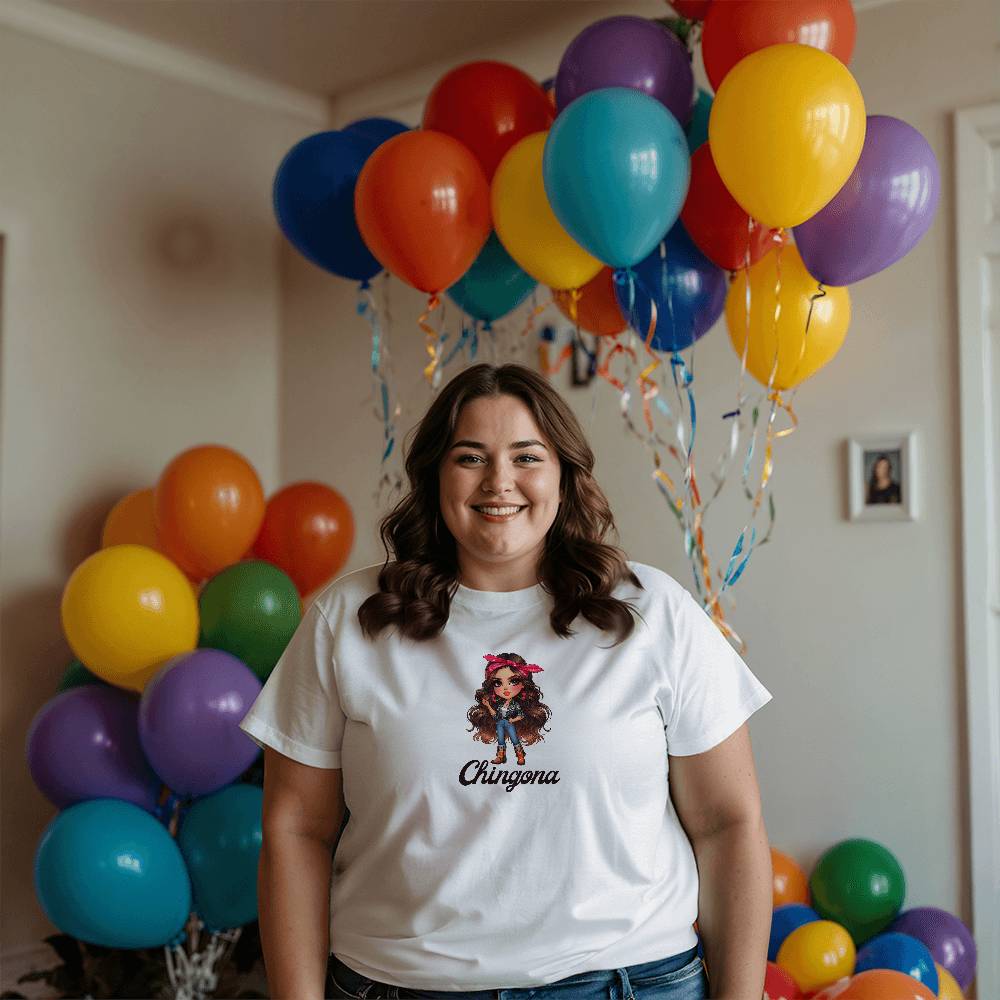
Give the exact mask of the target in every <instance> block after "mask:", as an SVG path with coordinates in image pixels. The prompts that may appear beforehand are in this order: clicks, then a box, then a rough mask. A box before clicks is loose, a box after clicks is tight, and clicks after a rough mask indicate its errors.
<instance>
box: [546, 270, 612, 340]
mask: <svg viewBox="0 0 1000 1000" xmlns="http://www.w3.org/2000/svg"><path fill="white" fill-rule="evenodd" d="M613 274H614V272H613V271H612V270H611V268H610V267H603V268H601V270H600V271H598V272H597V274H596V275H595V276H594V277H593V278H591V279H590V281H588V282H587V283H586V284H585V285H584V286H583V287H582V288H581V289H580V297H579V299H578V300H577V303H576V317H574V316H573V304H572V303H573V292H572V290H570V289H558V288H553V289H552V298H553V300H554V301H555V304H556V305H557V306H558V307H559V311H560V312H561V313H562V314H563V316H565V317H566V319H568V320H569V321H570V322H571V323H573V322H578V323H579V324H580V329H581V330H586V331H587V332H588V333H594V334H597V335H598V336H600V337H608V336H612V335H614V334H616V333H621V332H622V330H624V329H625V328H626V327H627V326H628V323H627V322H626V321H625V317H624V316H622V311H621V309H620V308H619V307H618V299H617V298H615V280H614V277H613Z"/></svg>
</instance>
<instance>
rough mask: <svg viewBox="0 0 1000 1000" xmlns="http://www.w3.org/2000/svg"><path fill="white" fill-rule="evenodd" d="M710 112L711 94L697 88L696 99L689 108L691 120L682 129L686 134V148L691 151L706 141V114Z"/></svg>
mask: <svg viewBox="0 0 1000 1000" xmlns="http://www.w3.org/2000/svg"><path fill="white" fill-rule="evenodd" d="M711 113H712V95H711V94H710V93H709V92H708V91H707V90H702V89H701V87H699V88H698V99H697V100H696V101H695V102H694V107H693V108H692V109H691V121H689V122H688V126H687V128H686V129H685V130H684V133H685V135H686V136H687V141H688V149H690V150H691V152H692V153H693V152H694V151H695V150H696V149H697V148H698V147H699V146H701V145H703V144H704V143H706V142H708V116H709V115H710V114H711Z"/></svg>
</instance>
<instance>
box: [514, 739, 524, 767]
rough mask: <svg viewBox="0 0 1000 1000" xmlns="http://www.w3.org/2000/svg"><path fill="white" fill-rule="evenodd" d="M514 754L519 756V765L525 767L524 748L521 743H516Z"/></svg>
mask: <svg viewBox="0 0 1000 1000" xmlns="http://www.w3.org/2000/svg"><path fill="white" fill-rule="evenodd" d="M514 753H516V754H517V762H518V764H521V765H523V764H524V747H523V746H521V744H520V743H516V744H515V745H514Z"/></svg>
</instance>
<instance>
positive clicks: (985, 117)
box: [955, 103, 1000, 998]
mask: <svg viewBox="0 0 1000 1000" xmlns="http://www.w3.org/2000/svg"><path fill="white" fill-rule="evenodd" d="M998 182H1000V103H994V104H989V105H985V106H983V107H978V108H970V109H968V110H964V111H959V112H957V113H956V115H955V192H956V194H955V210H956V211H955V225H956V245H957V267H958V273H957V284H958V324H959V386H960V392H959V397H960V408H961V438H962V444H961V456H962V554H963V583H964V612H965V623H964V624H965V679H966V696H967V712H968V727H969V728H968V745H969V801H970V812H971V815H970V821H971V839H972V844H971V847H972V909H973V933H974V934H975V936H976V944H977V947H978V951H979V973H978V976H977V984H976V986H977V988H976V995H977V996H979V997H983V998H987V997H1000V557H998V553H997V537H998V527H1000V509H998V503H997V501H998V497H997V489H996V484H997V470H998V468H1000V434H998V430H1000V412H998V407H1000V386H998V385H996V384H995V383H994V378H995V374H996V372H997V371H998V370H1000V369H998V364H1000V359H998V357H997V356H998V354H1000V301H998V300H1000V295H997V294H996V287H994V286H996V285H1000V183H998Z"/></svg>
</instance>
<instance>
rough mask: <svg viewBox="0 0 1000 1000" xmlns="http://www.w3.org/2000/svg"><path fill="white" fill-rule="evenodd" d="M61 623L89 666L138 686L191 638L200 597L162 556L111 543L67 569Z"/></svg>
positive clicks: (108, 678) (114, 681)
mask: <svg viewBox="0 0 1000 1000" xmlns="http://www.w3.org/2000/svg"><path fill="white" fill-rule="evenodd" d="M62 623H63V631H64V632H65V633H66V639H67V640H68V642H69V644H70V647H71V648H72V650H73V652H74V653H75V654H76V656H77V657H78V658H79V659H80V661H81V662H82V663H83V665H84V666H85V667H86V668H87V669H88V670H90V671H91V673H94V674H97V676H98V677H102V678H103V679H104V680H106V681H109V682H110V683H112V684H117V685H118V686H119V687H124V688H129V689H130V690H133V691H141V690H142V689H143V688H144V687H145V686H146V682H147V681H148V680H149V679H150V677H152V676H153V674H155V673H156V671H157V670H158V669H159V667H160V665H161V664H162V662H163V661H164V660H166V659H169V658H170V657H171V656H175V655H177V654H178V653H186V652H189V651H190V650H192V649H194V648H195V646H196V645H197V643H198V601H197V597H196V596H195V594H194V593H193V591H192V588H191V583H190V581H189V580H188V578H187V577H186V576H185V575H184V574H183V573H182V572H181V570H180V569H179V568H178V567H177V566H176V565H174V563H172V562H171V561H170V560H169V559H168V558H167V557H166V556H164V555H161V554H160V553H159V552H155V551H153V549H150V548H146V547H145V546H142V545H113V546H111V547H110V548H106V549H101V550H100V551H99V552H95V553H94V554H93V555H91V556H88V558H86V559H85V560H84V561H83V562H82V563H80V565H79V566H77V568H76V569H75V570H74V571H73V573H72V575H71V576H70V578H69V580H68V581H67V583H66V588H65V590H63V596H62Z"/></svg>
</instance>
